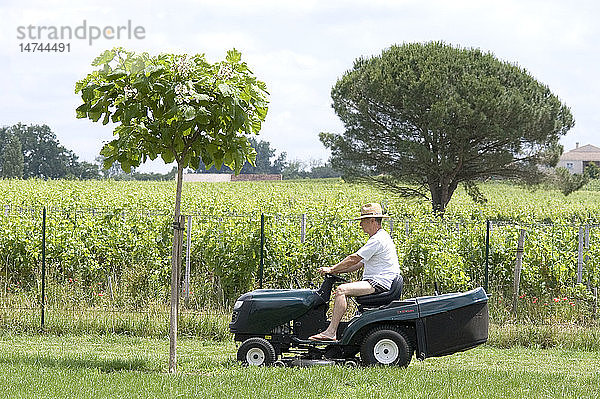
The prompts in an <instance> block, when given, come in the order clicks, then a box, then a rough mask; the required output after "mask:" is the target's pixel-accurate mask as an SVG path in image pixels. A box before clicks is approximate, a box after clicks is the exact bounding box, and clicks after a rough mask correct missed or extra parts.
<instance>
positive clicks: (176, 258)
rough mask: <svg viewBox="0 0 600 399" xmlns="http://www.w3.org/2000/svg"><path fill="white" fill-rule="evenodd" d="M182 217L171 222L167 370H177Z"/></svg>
mask: <svg viewBox="0 0 600 399" xmlns="http://www.w3.org/2000/svg"><path fill="white" fill-rule="evenodd" d="M183 218H184V216H180V217H179V219H178V220H177V219H176V221H175V222H174V223H173V231H174V233H173V260H172V262H171V312H170V324H169V325H170V327H169V372H171V373H175V372H176V371H177V317H178V316H179V276H180V270H179V269H180V265H181V247H182V246H183V223H184V222H183Z"/></svg>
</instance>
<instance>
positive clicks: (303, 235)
mask: <svg viewBox="0 0 600 399" xmlns="http://www.w3.org/2000/svg"><path fill="white" fill-rule="evenodd" d="M304 240H306V213H303V214H302V217H301V219H300V242H301V243H303V244H304Z"/></svg>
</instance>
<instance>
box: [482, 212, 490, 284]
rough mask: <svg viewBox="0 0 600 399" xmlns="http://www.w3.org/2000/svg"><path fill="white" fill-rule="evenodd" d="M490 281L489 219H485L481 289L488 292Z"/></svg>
mask: <svg viewBox="0 0 600 399" xmlns="http://www.w3.org/2000/svg"><path fill="white" fill-rule="evenodd" d="M489 282H490V219H486V221H485V276H484V280H483V289H484V290H485V292H487V293H489V291H488V287H489Z"/></svg>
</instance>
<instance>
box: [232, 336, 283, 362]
mask: <svg viewBox="0 0 600 399" xmlns="http://www.w3.org/2000/svg"><path fill="white" fill-rule="evenodd" d="M237 360H238V361H240V362H242V364H244V365H246V366H269V365H271V364H273V362H275V360H277V355H276V354H275V348H273V345H271V343H270V342H269V341H267V340H266V339H264V338H259V337H254V338H248V339H247V340H245V341H244V342H242V345H240V348H239V349H238V351H237Z"/></svg>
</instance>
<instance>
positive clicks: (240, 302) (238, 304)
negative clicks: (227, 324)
mask: <svg viewBox="0 0 600 399" xmlns="http://www.w3.org/2000/svg"><path fill="white" fill-rule="evenodd" d="M243 304H244V301H235V305H233V310H236V309H239V308H241V307H242V305H243Z"/></svg>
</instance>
